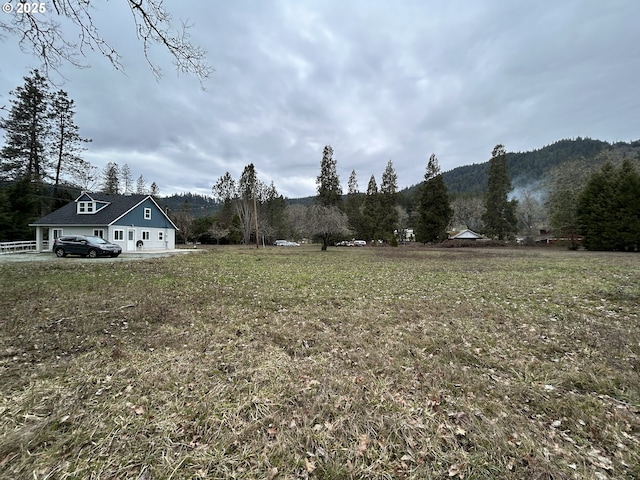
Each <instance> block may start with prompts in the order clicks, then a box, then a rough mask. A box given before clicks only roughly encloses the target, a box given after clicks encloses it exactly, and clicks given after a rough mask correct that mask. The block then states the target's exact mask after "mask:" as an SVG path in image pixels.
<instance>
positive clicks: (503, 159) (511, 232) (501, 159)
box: [482, 144, 518, 240]
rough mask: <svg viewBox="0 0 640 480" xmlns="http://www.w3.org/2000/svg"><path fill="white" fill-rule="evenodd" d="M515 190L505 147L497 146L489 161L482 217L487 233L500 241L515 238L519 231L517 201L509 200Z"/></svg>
mask: <svg viewBox="0 0 640 480" xmlns="http://www.w3.org/2000/svg"><path fill="white" fill-rule="evenodd" d="M511 190H513V187H512V186H511V180H510V178H509V172H508V170H507V153H506V150H505V148H504V146H503V145H500V144H498V145H496V146H495V147H494V148H493V151H492V152H491V160H490V161H489V179H488V184H487V191H486V194H485V209H486V210H485V213H484V215H483V216H482V221H483V222H484V229H485V233H486V234H487V235H488V236H490V237H493V238H496V239H498V240H506V239H509V238H512V237H513V236H515V234H516V232H517V231H518V219H517V217H516V206H517V200H509V199H508V195H509V192H510V191H511Z"/></svg>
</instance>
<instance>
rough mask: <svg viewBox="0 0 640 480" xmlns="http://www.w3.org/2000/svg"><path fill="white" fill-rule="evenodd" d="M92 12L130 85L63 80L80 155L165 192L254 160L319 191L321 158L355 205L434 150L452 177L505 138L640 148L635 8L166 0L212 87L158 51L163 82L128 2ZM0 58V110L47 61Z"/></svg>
mask: <svg viewBox="0 0 640 480" xmlns="http://www.w3.org/2000/svg"><path fill="white" fill-rule="evenodd" d="M14 3H15V0H14ZM94 3H95V5H96V6H97V7H96V10H95V18H96V20H97V23H98V24H99V26H100V28H101V29H102V30H101V31H102V33H103V35H104V37H105V38H106V39H107V40H108V41H109V42H111V43H112V44H113V45H114V46H115V47H116V48H117V49H118V50H119V53H120V54H121V55H122V57H123V58H122V63H123V65H124V67H125V70H126V72H125V73H124V74H123V73H121V72H118V71H116V70H114V69H113V67H112V66H111V65H110V64H109V62H108V61H107V60H105V59H102V58H100V57H98V56H94V55H90V56H88V57H87V58H86V61H87V63H89V64H90V65H91V68H87V69H74V68H72V67H67V68H64V69H63V70H62V73H63V75H64V76H65V77H66V81H65V83H64V84H63V85H61V88H63V89H64V90H66V91H67V92H68V93H69V96H70V97H71V98H72V99H74V100H75V102H76V123H77V125H78V126H79V127H80V133H81V135H83V136H85V137H88V138H91V139H93V142H92V143H91V144H89V149H88V151H87V152H86V154H85V158H86V159H87V160H88V161H90V162H91V163H92V164H94V165H95V166H97V167H99V168H100V169H102V168H103V167H104V166H105V165H106V163H107V162H109V161H112V162H116V163H118V164H119V165H120V166H122V165H124V164H128V165H129V166H130V167H131V170H132V173H133V177H134V179H135V178H137V177H138V176H139V175H143V176H144V178H145V179H146V180H147V182H148V183H149V184H150V183H151V182H152V181H155V182H156V183H157V184H158V186H159V187H160V193H161V194H162V195H169V194H172V193H180V192H193V193H200V194H211V186H212V184H213V183H214V182H215V180H216V179H217V178H218V177H220V176H221V175H223V174H224V173H225V172H226V171H229V172H230V173H231V175H232V176H233V177H234V178H238V177H239V175H240V173H241V172H242V170H243V168H244V166H245V165H247V164H249V163H253V164H254V165H255V167H256V170H257V172H258V176H259V178H260V179H262V180H263V181H264V182H266V183H269V182H271V181H273V182H274V184H275V186H276V188H277V189H278V191H279V192H280V193H281V194H283V195H285V196H287V197H290V198H295V197H302V196H309V195H314V194H315V189H316V183H315V179H316V176H317V175H318V173H319V169H320V160H321V158H322V149H323V147H324V146H325V145H331V146H332V147H333V149H334V158H335V159H336V160H337V164H338V173H339V175H340V180H341V182H342V184H343V189H344V190H345V192H346V183H347V180H348V177H349V174H350V172H351V171H352V170H355V171H356V174H357V178H358V184H359V187H360V190H361V191H364V190H366V186H367V183H368V180H369V178H370V176H371V175H372V174H373V175H375V177H376V181H377V182H378V184H379V183H380V176H381V174H382V172H383V170H384V168H385V166H386V163H387V161H388V160H391V161H392V162H393V165H394V167H395V169H396V172H397V174H398V183H399V187H400V188H403V187H406V186H410V185H413V184H416V183H418V182H420V181H421V179H422V177H423V175H424V172H425V167H426V164H427V160H428V158H429V155H430V154H431V153H435V154H436V156H437V157H438V160H439V162H440V166H441V168H442V170H443V171H447V170H450V169H452V168H455V167H457V166H461V165H467V164H472V163H481V162H485V161H487V160H488V159H489V157H490V156H491V150H492V149H493V147H494V146H495V145H496V144H498V143H502V144H504V145H505V147H506V149H507V151H528V150H533V149H538V148H541V147H543V146H545V145H548V144H551V143H553V142H555V141H557V140H560V139H563V138H574V137H578V136H582V137H591V138H597V139H600V140H606V141H631V140H637V139H640V90H639V85H640V2H639V1H637V0H627V1H624V0H606V1H604V0H583V1H578V0H575V1H573V0H563V1H557V0H553V1H546V0H536V1H527V2H525V1H517V0H485V1H481V0H477V1H473V0H467V1H455V0H442V1H436V0H415V1H414V0H396V1H391V0H388V1H374V0H367V1H354V0H317V1H314V0H233V1H229V0H224V1H223V0H191V1H185V0H166V1H165V6H166V7H167V9H168V10H169V11H170V12H171V13H172V14H173V15H174V17H175V20H176V21H179V20H180V19H182V20H189V21H190V22H191V23H193V27H192V29H191V30H190V31H191V34H192V41H193V42H194V43H196V44H198V45H200V46H202V47H204V48H205V49H206V50H207V52H208V62H209V63H210V64H211V66H213V67H214V68H215V73H213V74H212V75H211V77H210V78H209V79H208V80H207V81H206V82H205V83H204V89H202V88H201V86H200V84H199V82H198V81H197V79H195V78H193V77H189V76H184V75H178V74H177V73H176V72H175V70H174V69H173V67H172V64H171V58H170V57H169V56H168V55H167V54H165V53H164V52H163V51H162V50H161V49H159V48H157V49H154V50H153V51H152V56H153V58H154V59H155V61H156V62H157V63H158V64H159V65H160V66H161V67H162V69H163V74H164V75H163V77H162V79H161V80H160V81H156V80H155V78H154V77H153V75H152V73H151V71H150V70H149V68H148V67H147V65H146V62H145V60H144V56H143V53H142V45H141V44H140V42H139V41H137V40H136V36H135V31H134V28H133V24H132V19H131V14H130V13H129V11H128V7H127V6H126V2H125V1H123V0H118V1H111V2H94ZM51 8H52V7H49V10H51ZM0 15H13V13H12V14H5V13H2V14H0ZM72 35H75V33H72ZM0 58H1V62H0V95H1V96H0V105H8V100H9V98H10V96H9V91H10V90H12V89H14V88H15V87H17V86H20V85H22V84H23V80H22V77H24V76H25V75H27V74H28V72H29V70H30V69H32V68H37V67H38V66H39V63H38V60H37V59H35V58H34V57H33V56H31V55H28V54H24V53H22V52H20V49H19V48H18V46H17V39H16V38H14V37H10V36H7V37H5V38H4V40H3V41H2V42H1V43H0Z"/></svg>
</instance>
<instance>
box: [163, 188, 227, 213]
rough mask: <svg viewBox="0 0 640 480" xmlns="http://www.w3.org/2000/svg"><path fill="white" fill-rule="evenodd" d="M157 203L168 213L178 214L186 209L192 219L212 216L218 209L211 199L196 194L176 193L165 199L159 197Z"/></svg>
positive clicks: (218, 205) (217, 205)
mask: <svg viewBox="0 0 640 480" xmlns="http://www.w3.org/2000/svg"><path fill="white" fill-rule="evenodd" d="M158 203H159V204H160V206H161V207H163V208H168V209H169V212H179V211H181V210H183V209H184V208H188V209H189V211H190V212H191V214H192V215H193V216H194V217H205V216H207V215H213V214H214V213H216V212H217V211H218V209H219V208H220V204H219V203H218V202H216V201H215V200H214V198H213V197H210V196H207V195H199V194H197V193H178V194H175V195H169V196H166V197H160V198H159V199H158Z"/></svg>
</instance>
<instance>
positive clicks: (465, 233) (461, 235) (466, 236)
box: [450, 228, 482, 240]
mask: <svg viewBox="0 0 640 480" xmlns="http://www.w3.org/2000/svg"><path fill="white" fill-rule="evenodd" d="M450 238H451V239H452V240H478V239H480V238H482V235H480V234H478V233H476V232H474V231H473V230H469V229H468V228H467V229H465V230H462V231H461V232H458V233H457V234H456V235H454V236H453V237H450Z"/></svg>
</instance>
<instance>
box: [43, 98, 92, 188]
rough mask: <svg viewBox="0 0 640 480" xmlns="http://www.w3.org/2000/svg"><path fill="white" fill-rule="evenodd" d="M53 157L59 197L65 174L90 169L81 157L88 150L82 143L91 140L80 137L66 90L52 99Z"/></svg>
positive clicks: (72, 103) (75, 176) (75, 175)
mask: <svg viewBox="0 0 640 480" xmlns="http://www.w3.org/2000/svg"><path fill="white" fill-rule="evenodd" d="M51 105H52V132H51V133H52V144H51V150H52V157H53V158H54V165H55V173H54V184H53V185H54V187H53V197H54V198H56V199H57V198H58V195H59V191H58V186H59V185H60V183H61V182H62V180H63V175H65V174H67V173H68V174H69V176H70V177H71V178H77V177H78V176H81V175H82V173H83V172H86V171H87V170H90V165H89V164H88V162H86V161H85V160H83V159H82V158H81V157H80V154H81V153H82V152H83V151H84V150H86V148H84V147H83V146H82V143H86V142H90V141H91V140H89V139H85V138H82V137H80V134H79V128H78V126H77V125H76V124H75V122H74V120H73V117H74V115H75V111H74V110H73V107H74V102H73V100H72V99H70V98H69V97H68V95H67V92H65V91H64V90H59V91H58V92H56V93H55V95H54V96H53V99H52V103H51Z"/></svg>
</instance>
